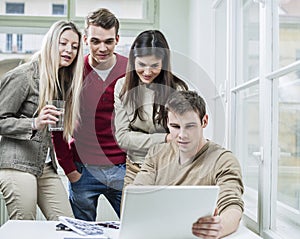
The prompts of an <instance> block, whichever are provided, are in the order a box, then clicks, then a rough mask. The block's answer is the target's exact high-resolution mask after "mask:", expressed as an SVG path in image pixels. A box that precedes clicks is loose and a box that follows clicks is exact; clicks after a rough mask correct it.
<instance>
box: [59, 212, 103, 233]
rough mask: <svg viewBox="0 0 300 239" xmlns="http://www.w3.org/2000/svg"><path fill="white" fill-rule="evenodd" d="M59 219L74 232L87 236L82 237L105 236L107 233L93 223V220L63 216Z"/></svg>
mask: <svg viewBox="0 0 300 239" xmlns="http://www.w3.org/2000/svg"><path fill="white" fill-rule="evenodd" d="M59 220H60V221H61V222H62V223H63V224H64V225H66V226H67V227H69V228H71V229H72V230H73V231H74V232H76V233H78V234H80V235H83V236H88V237H83V238H107V235H105V234H104V231H103V229H102V228H101V226H99V225H97V224H95V222H88V221H84V220H79V219H75V218H71V217H63V216H60V217H59ZM72 238H74V237H72Z"/></svg>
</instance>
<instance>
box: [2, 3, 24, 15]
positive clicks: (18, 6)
mask: <svg viewBox="0 0 300 239" xmlns="http://www.w3.org/2000/svg"><path fill="white" fill-rule="evenodd" d="M5 12H6V13H9V14H24V3H6V11H5Z"/></svg>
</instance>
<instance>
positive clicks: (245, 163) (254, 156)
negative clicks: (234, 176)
mask: <svg viewBox="0 0 300 239" xmlns="http://www.w3.org/2000/svg"><path fill="white" fill-rule="evenodd" d="M237 102H238V103H237V107H236V119H237V121H236V125H237V128H236V136H237V138H236V141H235V145H236V148H235V152H236V155H237V157H238V159H239V160H240V162H241V165H242V168H243V179H244V186H245V194H244V200H245V213H246V214H247V215H248V216H250V218H251V219H253V220H255V221H256V222H257V208H258V183H259V174H258V172H259V157H260V143H259V124H258V122H259V94H258V85H255V86H252V87H250V88H248V89H245V90H241V91H240V92H239V93H238V94H237Z"/></svg>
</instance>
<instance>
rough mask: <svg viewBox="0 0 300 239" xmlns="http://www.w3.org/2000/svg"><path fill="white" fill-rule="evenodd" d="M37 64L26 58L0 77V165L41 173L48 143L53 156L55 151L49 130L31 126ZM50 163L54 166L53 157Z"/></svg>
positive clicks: (36, 91)
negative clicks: (33, 128)
mask: <svg viewBox="0 0 300 239" xmlns="http://www.w3.org/2000/svg"><path fill="white" fill-rule="evenodd" d="M38 68H39V67H38V62H37V61H32V62H28V63H25V64H23V65H20V66H18V67H16V68H15V69H13V70H11V71H9V72H7V73H6V74H5V75H4V77H2V78H1V79H0V135H1V136H2V137H1V139H0V169H1V168H11V169H17V170H20V171H24V172H28V173H31V174H34V175H36V176H41V175H42V173H43V167H44V163H45V160H46V157H47V152H48V147H49V148H50V156H51V158H52V159H55V155H54V152H53V145H52V141H51V134H50V133H49V132H46V131H33V130H32V127H31V122H32V118H33V117H34V115H35V112H36V109H37V106H38V100H39V69H38ZM52 164H53V166H54V168H55V169H57V164H56V161H55V160H52Z"/></svg>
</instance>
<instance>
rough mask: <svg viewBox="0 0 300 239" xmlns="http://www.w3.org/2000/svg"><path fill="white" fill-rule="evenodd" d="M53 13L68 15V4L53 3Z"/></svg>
mask: <svg viewBox="0 0 300 239" xmlns="http://www.w3.org/2000/svg"><path fill="white" fill-rule="evenodd" d="M52 15H66V6H65V5H64V4H52Z"/></svg>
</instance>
